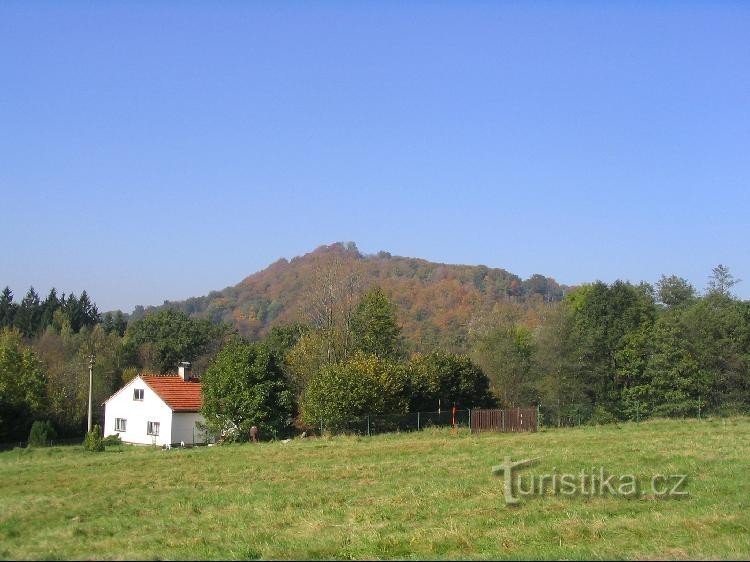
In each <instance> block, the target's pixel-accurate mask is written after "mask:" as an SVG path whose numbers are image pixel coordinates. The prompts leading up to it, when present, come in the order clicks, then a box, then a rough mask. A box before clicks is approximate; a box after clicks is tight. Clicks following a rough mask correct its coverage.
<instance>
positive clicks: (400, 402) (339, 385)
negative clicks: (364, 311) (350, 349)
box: [301, 352, 408, 431]
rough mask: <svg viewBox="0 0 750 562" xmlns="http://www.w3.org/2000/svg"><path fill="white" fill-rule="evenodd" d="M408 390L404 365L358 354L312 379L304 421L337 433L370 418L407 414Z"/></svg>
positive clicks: (303, 416)
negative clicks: (364, 418) (358, 421)
mask: <svg viewBox="0 0 750 562" xmlns="http://www.w3.org/2000/svg"><path fill="white" fill-rule="evenodd" d="M407 388H408V387H407V378H406V371H405V369H404V367H403V366H402V365H400V364H398V363H394V362H392V361H389V360H387V359H382V358H379V357H376V356H374V355H366V354H364V353H361V352H356V353H355V354H354V355H353V356H352V357H351V358H350V359H349V360H347V361H345V362H342V363H335V364H327V365H325V366H324V367H323V368H322V369H321V370H320V371H319V372H318V373H316V374H315V376H313V377H312V379H311V380H310V381H309V383H308V385H307V388H306V389H305V394H304V396H303V398H302V408H301V409H302V421H303V422H304V423H307V424H310V425H313V426H317V425H318V424H320V423H321V422H322V423H323V424H324V425H325V427H326V428H328V429H331V430H334V431H335V430H340V429H344V428H345V427H346V426H347V424H348V423H349V422H351V421H352V420H354V419H356V418H361V417H363V416H366V415H378V414H398V413H404V412H406V411H407V409H408V398H407V396H406V390H407Z"/></svg>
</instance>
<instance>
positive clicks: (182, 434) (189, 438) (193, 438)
mask: <svg viewBox="0 0 750 562" xmlns="http://www.w3.org/2000/svg"><path fill="white" fill-rule="evenodd" d="M204 421H205V419H204V418H203V416H201V415H200V414H199V413H197V412H175V413H173V414H172V443H180V442H181V441H184V442H185V444H186V445H192V444H194V443H203V442H204V436H203V432H201V431H199V430H198V429H197V428H196V427H195V422H200V423H203V422H204Z"/></svg>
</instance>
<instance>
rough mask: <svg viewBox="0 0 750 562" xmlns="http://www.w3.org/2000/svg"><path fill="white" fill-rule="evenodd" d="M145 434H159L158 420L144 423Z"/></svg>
mask: <svg viewBox="0 0 750 562" xmlns="http://www.w3.org/2000/svg"><path fill="white" fill-rule="evenodd" d="M146 434H147V435H159V422H148V423H147V424H146Z"/></svg>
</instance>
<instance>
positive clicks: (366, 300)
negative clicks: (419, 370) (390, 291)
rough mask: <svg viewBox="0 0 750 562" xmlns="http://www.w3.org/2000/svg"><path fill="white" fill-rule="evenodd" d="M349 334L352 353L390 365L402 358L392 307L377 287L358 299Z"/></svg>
mask: <svg viewBox="0 0 750 562" xmlns="http://www.w3.org/2000/svg"><path fill="white" fill-rule="evenodd" d="M351 330H352V340H353V343H354V349H355V350H359V351H363V352H364V353H370V354H372V355H375V356H377V357H379V358H381V359H392V360H394V361H397V360H399V359H401V358H402V357H403V355H404V346H403V340H402V337H401V328H400V327H399V325H398V323H397V322H396V310H395V307H394V306H393V303H392V302H391V301H390V299H389V298H388V297H387V296H386V294H385V293H384V292H383V290H382V289H381V288H380V287H375V288H373V289H370V290H369V291H368V292H367V293H365V294H364V295H363V296H362V299H361V300H360V301H359V304H358V305H357V308H356V309H355V311H354V314H353V315H352V322H351Z"/></svg>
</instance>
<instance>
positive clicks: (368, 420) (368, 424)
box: [367, 414, 370, 437]
mask: <svg viewBox="0 0 750 562" xmlns="http://www.w3.org/2000/svg"><path fill="white" fill-rule="evenodd" d="M369 436H370V416H369V414H368V416H367V437H369Z"/></svg>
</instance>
